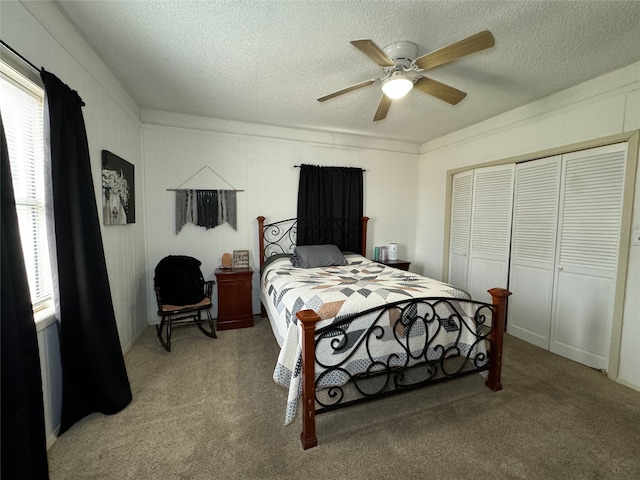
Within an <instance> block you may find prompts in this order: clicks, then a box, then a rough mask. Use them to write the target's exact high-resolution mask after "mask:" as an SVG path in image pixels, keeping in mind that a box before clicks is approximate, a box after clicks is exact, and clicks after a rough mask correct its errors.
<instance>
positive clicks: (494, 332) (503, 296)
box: [485, 288, 511, 392]
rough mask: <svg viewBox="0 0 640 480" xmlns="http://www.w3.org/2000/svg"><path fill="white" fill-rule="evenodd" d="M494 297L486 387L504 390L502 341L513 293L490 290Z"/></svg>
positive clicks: (503, 289) (499, 289) (498, 289)
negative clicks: (501, 381) (501, 378)
mask: <svg viewBox="0 0 640 480" xmlns="http://www.w3.org/2000/svg"><path fill="white" fill-rule="evenodd" d="M489 293H490V294H491V297H493V312H494V315H493V319H492V324H491V326H492V328H491V350H490V351H489V365H490V368H489V378H487V381H486V382H485V385H486V386H487V387H489V388H490V389H491V390H494V391H496V392H497V391H498V390H502V383H500V374H501V372H502V339H503V337H504V325H505V318H507V298H508V297H509V295H511V292H510V291H509V290H507V289H505V288H492V289H491V290H489Z"/></svg>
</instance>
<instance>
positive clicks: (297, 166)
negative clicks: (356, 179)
mask: <svg viewBox="0 0 640 480" xmlns="http://www.w3.org/2000/svg"><path fill="white" fill-rule="evenodd" d="M301 166H302V165H294V166H293V168H300V167H301ZM311 166H312V167H320V166H322V165H311ZM336 168H358V167H336ZM358 170H362V171H363V172H366V170H365V169H364V168H358Z"/></svg>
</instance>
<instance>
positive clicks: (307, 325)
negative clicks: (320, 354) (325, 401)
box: [296, 310, 320, 450]
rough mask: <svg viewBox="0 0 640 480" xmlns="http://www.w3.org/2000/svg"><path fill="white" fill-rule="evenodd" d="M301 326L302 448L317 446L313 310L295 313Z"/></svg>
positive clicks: (314, 316) (314, 317)
mask: <svg viewBox="0 0 640 480" xmlns="http://www.w3.org/2000/svg"><path fill="white" fill-rule="evenodd" d="M296 316H297V317H298V320H300V324H301V326H302V433H301V434H300V443H302V448H303V449H304V450H306V449H307V448H312V447H315V446H316V445H318V439H317V438H316V380H315V363H316V361H315V358H316V356H315V339H314V336H315V327H316V322H318V321H320V317H319V316H318V314H317V313H316V312H314V311H313V310H301V311H299V312H298V313H296Z"/></svg>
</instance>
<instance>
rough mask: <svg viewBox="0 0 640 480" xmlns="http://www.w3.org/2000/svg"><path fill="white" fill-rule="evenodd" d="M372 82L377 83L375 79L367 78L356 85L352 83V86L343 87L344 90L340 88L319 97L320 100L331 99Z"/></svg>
mask: <svg viewBox="0 0 640 480" xmlns="http://www.w3.org/2000/svg"><path fill="white" fill-rule="evenodd" d="M372 83H375V80H367V81H365V82H361V83H357V84H355V85H351V86H350V87H347V88H343V89H342V90H338V91H337V92H333V93H330V94H329V95H325V96H324V97H320V98H319V99H318V101H319V102H326V101H327V100H331V99H332V98H335V97H337V96H339V95H344V94H345V93H349V92H353V91H354V90H357V89H359V88H362V87H368V86H369V85H371V84H372Z"/></svg>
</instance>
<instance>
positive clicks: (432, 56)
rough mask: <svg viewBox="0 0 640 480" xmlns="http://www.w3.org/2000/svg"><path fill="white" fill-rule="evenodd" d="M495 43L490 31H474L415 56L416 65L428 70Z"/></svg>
mask: <svg viewBox="0 0 640 480" xmlns="http://www.w3.org/2000/svg"><path fill="white" fill-rule="evenodd" d="M495 43H496V41H495V39H494V38H493V35H492V34H491V32H490V31H488V30H485V31H484V32H480V33H476V34H475V35H472V36H470V37H467V38H465V39H464V40H460V41H459V42H456V43H452V44H451V45H448V46H446V47H442V48H441V49H439V50H435V51H433V52H431V53H427V54H426V55H423V56H421V57H419V58H417V59H416V65H417V66H418V67H419V68H421V69H423V70H429V69H430V68H434V67H437V66H439V65H442V64H445V63H449V62H452V61H453V60H457V59H458V58H461V57H464V56H465V55H470V54H472V53H475V52H479V51H480V50H484V49H485V48H489V47H493V46H494V45H495Z"/></svg>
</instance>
